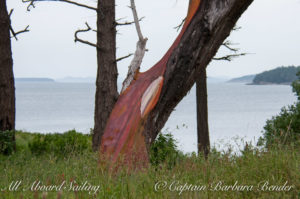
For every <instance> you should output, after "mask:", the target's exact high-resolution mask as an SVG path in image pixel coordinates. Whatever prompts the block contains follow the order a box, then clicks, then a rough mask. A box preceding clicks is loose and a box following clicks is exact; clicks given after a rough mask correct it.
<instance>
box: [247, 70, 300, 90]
mask: <svg viewBox="0 0 300 199" xmlns="http://www.w3.org/2000/svg"><path fill="white" fill-rule="evenodd" d="M299 70H300V66H298V67H295V66H288V67H283V66H282V67H278V68H275V69H273V70H269V71H265V72H262V73H259V74H257V75H256V76H255V78H254V79H253V82H252V84H254V85H264V84H287V85H290V84H291V83H292V82H293V81H295V80H297V72H298V71H299Z"/></svg>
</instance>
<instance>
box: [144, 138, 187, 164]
mask: <svg viewBox="0 0 300 199" xmlns="http://www.w3.org/2000/svg"><path fill="white" fill-rule="evenodd" d="M181 156H182V152H180V151H179V150H178V149H177V146H176V140H175V139H174V138H173V136H172V135H171V134H162V133H160V134H159V135H158V137H157V138H156V140H155V142H154V143H153V144H152V146H151V148H150V163H151V164H152V165H153V166H156V167H157V166H159V165H160V164H166V165H167V167H168V168H169V169H170V168H172V167H173V166H175V165H176V162H177V160H178V159H179V158H180V157H181Z"/></svg>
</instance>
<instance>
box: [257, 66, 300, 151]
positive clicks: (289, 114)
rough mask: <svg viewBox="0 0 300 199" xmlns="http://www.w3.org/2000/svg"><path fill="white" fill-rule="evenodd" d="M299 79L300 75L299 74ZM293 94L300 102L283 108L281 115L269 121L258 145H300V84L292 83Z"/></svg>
mask: <svg viewBox="0 0 300 199" xmlns="http://www.w3.org/2000/svg"><path fill="white" fill-rule="evenodd" d="M297 76H298V78H299V77H300V73H299V72H298V73H297ZM292 87H293V92H294V93H295V94H296V95H297V97H298V101H297V102H296V103H295V104H294V105H290V106H288V107H283V108H282V109H281V112H280V113H279V115H277V116H274V117H272V119H270V120H267V122H266V125H265V126H264V134H263V137H262V138H260V140H259V142H258V145H265V146H266V147H267V148H270V147H271V146H276V145H289V146H290V145H292V146H298V145H299V144H300V82H299V80H296V81H294V82H293V83H292Z"/></svg>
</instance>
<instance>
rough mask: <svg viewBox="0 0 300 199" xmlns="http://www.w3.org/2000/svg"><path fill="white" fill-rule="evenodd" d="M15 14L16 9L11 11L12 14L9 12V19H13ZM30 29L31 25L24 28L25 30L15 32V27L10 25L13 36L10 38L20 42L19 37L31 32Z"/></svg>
mask: <svg viewBox="0 0 300 199" xmlns="http://www.w3.org/2000/svg"><path fill="white" fill-rule="evenodd" d="M13 12H14V9H11V10H10V12H9V14H8V16H9V18H11V15H12V14H13ZM28 28H29V25H28V26H26V28H24V29H23V30H20V31H18V32H15V31H14V29H13V27H12V26H11V25H9V30H10V32H11V34H12V37H10V38H15V39H16V40H17V41H18V38H17V35H19V34H22V33H25V32H29V29H28Z"/></svg>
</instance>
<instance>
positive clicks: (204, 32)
mask: <svg viewBox="0 0 300 199" xmlns="http://www.w3.org/2000/svg"><path fill="white" fill-rule="evenodd" d="M252 1H253V0H190V6H189V12H188V16H187V18H186V22H185V25H184V27H183V29H182V31H181V33H180V34H179V36H178V37H177V39H176V40H175V42H174V43H173V45H172V46H171V48H170V49H169V50H168V52H167V53H166V54H165V56H164V57H163V58H162V59H161V60H160V61H159V62H158V63H157V64H156V65H154V66H153V67H152V68H151V69H149V70H148V71H146V72H144V73H137V75H136V76H135V78H134V80H133V81H132V82H131V84H130V86H129V87H128V88H127V89H126V90H125V91H124V92H122V93H121V95H120V96H119V98H118V101H117V103H116V104H115V106H114V108H113V110H112V113H111V115H110V118H109V120H108V122H107V125H106V127H105V131H104V135H103V137H102V142H101V148H100V149H101V153H102V154H105V155H106V157H107V158H110V160H111V161H112V163H115V162H117V161H119V160H122V161H125V163H127V164H129V165H133V166H137V165H136V164H137V162H139V163H140V164H147V162H148V151H149V149H150V145H151V144H152V143H153V142H154V140H155V138H156V136H157V135H158V133H159V132H160V130H161V129H162V128H163V126H164V124H165V123H166V121H167V119H168V118H169V116H170V114H171V112H172V111H173V110H174V108H175V107H176V105H177V104H178V103H179V102H180V101H181V100H182V98H183V97H184V96H185V95H186V94H187V92H188V91H189V90H190V89H191V87H192V86H193V85H194V84H195V81H196V78H197V77H199V74H200V72H201V68H205V67H206V66H207V65H208V64H209V62H210V61H211V59H212V58H213V57H214V55H215V54H216V52H217V50H218V49H219V47H220V46H221V44H222V43H223V41H224V40H225V39H226V37H227V36H228V35H229V34H230V31H231V29H232V28H233V27H234V25H235V23H236V22H237V20H238V19H239V18H240V16H241V15H242V13H243V12H244V11H245V10H246V9H247V8H248V6H249V5H250V4H251V3H252ZM100 162H101V161H100Z"/></svg>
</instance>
